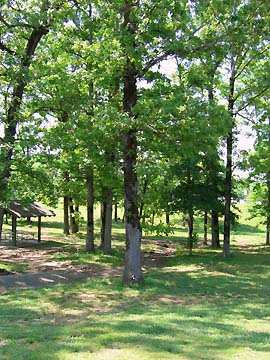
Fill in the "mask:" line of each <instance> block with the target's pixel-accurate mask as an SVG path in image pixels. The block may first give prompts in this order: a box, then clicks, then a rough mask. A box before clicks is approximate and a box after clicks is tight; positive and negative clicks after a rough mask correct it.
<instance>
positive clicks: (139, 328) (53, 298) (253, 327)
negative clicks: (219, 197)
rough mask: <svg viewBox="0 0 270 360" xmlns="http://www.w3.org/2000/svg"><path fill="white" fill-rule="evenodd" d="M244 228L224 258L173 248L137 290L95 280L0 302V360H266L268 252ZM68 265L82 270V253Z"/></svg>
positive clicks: (269, 339) (258, 234) (259, 237)
mask: <svg viewBox="0 0 270 360" xmlns="http://www.w3.org/2000/svg"><path fill="white" fill-rule="evenodd" d="M248 224H249V222H248V221H246V220H245V219H244V218H243V219H242V221H241V226H242V228H241V226H239V227H238V232H236V233H233V241H232V253H233V255H232V257H231V258H229V259H224V258H223V257H222V255H221V252H220V251H217V250H211V249H208V248H206V249H203V248H202V249H201V248H198V249H195V251H194V256H192V257H189V256H187V255H186V250H185V249H184V248H183V247H180V248H179V251H178V252H177V256H175V257H173V258H171V259H168V260H167V263H166V264H165V266H164V267H163V268H155V269H154V268H153V269H150V270H148V271H147V272H146V273H145V284H144V285H142V286H140V287H137V288H124V287H122V285H121V281H120V279H119V280H118V279H104V280H92V281H85V282H80V283H75V284H74V283H73V284H72V285H61V286H60V285H58V286H56V287H51V288H43V289H36V290H24V291H14V290H13V291H8V292H7V293H5V294H3V295H1V297H0V304H1V307H0V324H1V325H0V359H1V360H50V359H52V360H71V359H72V360H81V359H87V360H88V359H91V360H92V359H93V360H98V359H99V360H101V359H102V360H105V359H110V360H121V359H123V360H126V359H128V360H133V359H134V360H137V359H143V360H150V359H154V360H158V359H160V360H164V359H165V360H167V359H168V360H173V359H187V360H203V359H205V360H211V359H212V360H221V359H235V360H236V359H243V360H254V359H262V360H263V359H265V360H266V359H269V358H270V307H269V299H270V280H269V268H270V253H269V248H266V247H265V246H263V242H264V233H263V230H262V228H260V227H258V226H257V225H256V224H252V225H250V226H252V227H254V231H251V229H250V231H247V228H246V226H247V225H248ZM252 229H253V228H252ZM121 231H122V230H121V226H118V227H117V229H116V233H114V237H116V238H117V234H118V233H121ZM241 231H242V233H241ZM181 234H182V233H181ZM182 235H183V234H182ZM122 236H123V234H122V233H121V236H120V237H121V239H120V241H118V243H117V245H118V246H119V244H121V243H122V242H123V240H122ZM177 236H178V234H175V235H173V236H172V237H171V241H175V245H176V246H177V241H178V240H177ZM179 236H180V235H179ZM143 246H144V251H148V250H149V243H148V242H147V244H146V242H145V244H144V245H143ZM120 255H121V252H120V253H119V252H118V251H116V252H115V254H114V255H113V256H115V258H116V259H118V258H119V256H120ZM72 256H74V261H87V258H86V255H85V254H83V252H82V253H81V254H80V253H77V254H76V255H72ZM113 256H111V257H109V258H108V262H109V263H111V264H113V263H114V262H113V260H112V258H113ZM101 261H106V258H103V259H101ZM116 262H117V261H116Z"/></svg>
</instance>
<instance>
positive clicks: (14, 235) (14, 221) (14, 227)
mask: <svg viewBox="0 0 270 360" xmlns="http://www.w3.org/2000/svg"><path fill="white" fill-rule="evenodd" d="M12 242H13V244H14V245H16V244H17V218H16V217H15V216H12Z"/></svg>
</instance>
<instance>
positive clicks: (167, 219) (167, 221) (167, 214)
mask: <svg viewBox="0 0 270 360" xmlns="http://www.w3.org/2000/svg"><path fill="white" fill-rule="evenodd" d="M165 216H166V224H167V225H169V224H170V214H169V213H168V212H166V214H165Z"/></svg>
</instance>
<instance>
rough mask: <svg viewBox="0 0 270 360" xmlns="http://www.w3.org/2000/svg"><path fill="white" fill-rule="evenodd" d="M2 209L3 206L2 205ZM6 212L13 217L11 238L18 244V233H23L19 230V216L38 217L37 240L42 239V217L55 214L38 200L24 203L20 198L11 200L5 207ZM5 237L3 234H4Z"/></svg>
mask: <svg viewBox="0 0 270 360" xmlns="http://www.w3.org/2000/svg"><path fill="white" fill-rule="evenodd" d="M0 209H1V207H0ZM2 209H3V207H2ZM4 214H9V215H11V217H12V232H11V239H12V242H13V244H14V245H16V242H17V240H19V238H18V235H19V234H20V235H21V239H22V238H23V236H22V233H23V232H18V231H17V219H19V218H33V217H34V218H35V217H36V218H38V236H37V241H38V242H40V241H41V218H42V217H43V216H45V217H47V216H50V217H51V216H55V213H54V212H53V211H51V210H48V209H47V208H45V207H44V206H43V205H40V204H39V203H37V202H33V203H27V204H25V203H23V202H22V201H20V200H11V201H9V203H8V206H6V207H4ZM2 238H3V236H2Z"/></svg>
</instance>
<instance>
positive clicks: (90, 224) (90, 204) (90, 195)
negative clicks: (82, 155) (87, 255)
mask: <svg viewBox="0 0 270 360" xmlns="http://www.w3.org/2000/svg"><path fill="white" fill-rule="evenodd" d="M86 184H87V227H86V239H85V240H86V244H85V247H86V251H87V252H94V251H95V245H94V171H93V169H89V170H88V172H87V174H86Z"/></svg>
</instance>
